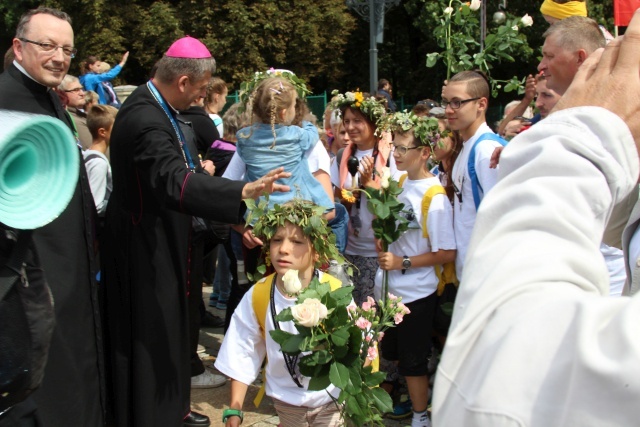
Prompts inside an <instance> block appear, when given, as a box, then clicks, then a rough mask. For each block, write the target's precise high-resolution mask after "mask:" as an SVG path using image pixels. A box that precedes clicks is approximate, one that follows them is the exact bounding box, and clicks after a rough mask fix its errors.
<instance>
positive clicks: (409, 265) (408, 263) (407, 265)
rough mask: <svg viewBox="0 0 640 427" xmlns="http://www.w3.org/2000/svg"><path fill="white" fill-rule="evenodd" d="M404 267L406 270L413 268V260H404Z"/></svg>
mask: <svg viewBox="0 0 640 427" xmlns="http://www.w3.org/2000/svg"><path fill="white" fill-rule="evenodd" d="M402 267H404V268H405V269H407V268H409V267H411V260H410V259H409V258H405V259H404V260H402Z"/></svg>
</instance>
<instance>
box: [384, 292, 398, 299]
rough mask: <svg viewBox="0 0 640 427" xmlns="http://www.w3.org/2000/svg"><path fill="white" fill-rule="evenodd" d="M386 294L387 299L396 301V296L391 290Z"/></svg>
mask: <svg viewBox="0 0 640 427" xmlns="http://www.w3.org/2000/svg"><path fill="white" fill-rule="evenodd" d="M387 295H388V296H389V299H390V300H391V301H396V300H397V299H398V297H397V296H395V295H394V294H392V293H391V292H389V293H388V294H387Z"/></svg>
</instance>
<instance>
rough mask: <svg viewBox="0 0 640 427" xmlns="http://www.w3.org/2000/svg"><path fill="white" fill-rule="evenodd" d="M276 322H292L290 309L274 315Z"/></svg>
mask: <svg viewBox="0 0 640 427" xmlns="http://www.w3.org/2000/svg"><path fill="white" fill-rule="evenodd" d="M276 320H277V321H279V322H288V321H289V320H293V314H291V308H285V309H284V310H282V311H281V312H280V313H278V314H277V315H276Z"/></svg>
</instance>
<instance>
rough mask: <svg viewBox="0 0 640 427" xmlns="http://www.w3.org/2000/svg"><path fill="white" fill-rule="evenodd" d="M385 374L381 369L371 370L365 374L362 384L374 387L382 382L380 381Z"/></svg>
mask: <svg viewBox="0 0 640 427" xmlns="http://www.w3.org/2000/svg"><path fill="white" fill-rule="evenodd" d="M386 376H387V373H386V372H383V371H378V372H372V373H371V374H368V375H365V377H364V384H365V385H366V386H367V387H376V386H377V385H379V384H380V383H382V381H384V379H385V377H386Z"/></svg>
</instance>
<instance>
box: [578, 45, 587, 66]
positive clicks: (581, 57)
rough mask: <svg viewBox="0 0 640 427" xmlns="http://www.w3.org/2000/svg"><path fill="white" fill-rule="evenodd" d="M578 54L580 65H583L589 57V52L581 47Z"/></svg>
mask: <svg viewBox="0 0 640 427" xmlns="http://www.w3.org/2000/svg"><path fill="white" fill-rule="evenodd" d="M576 54H577V55H578V66H580V65H582V63H583V62H584V61H585V59H587V57H588V56H589V54H588V53H587V51H586V50H584V49H579V50H578V51H577V52H576Z"/></svg>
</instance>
